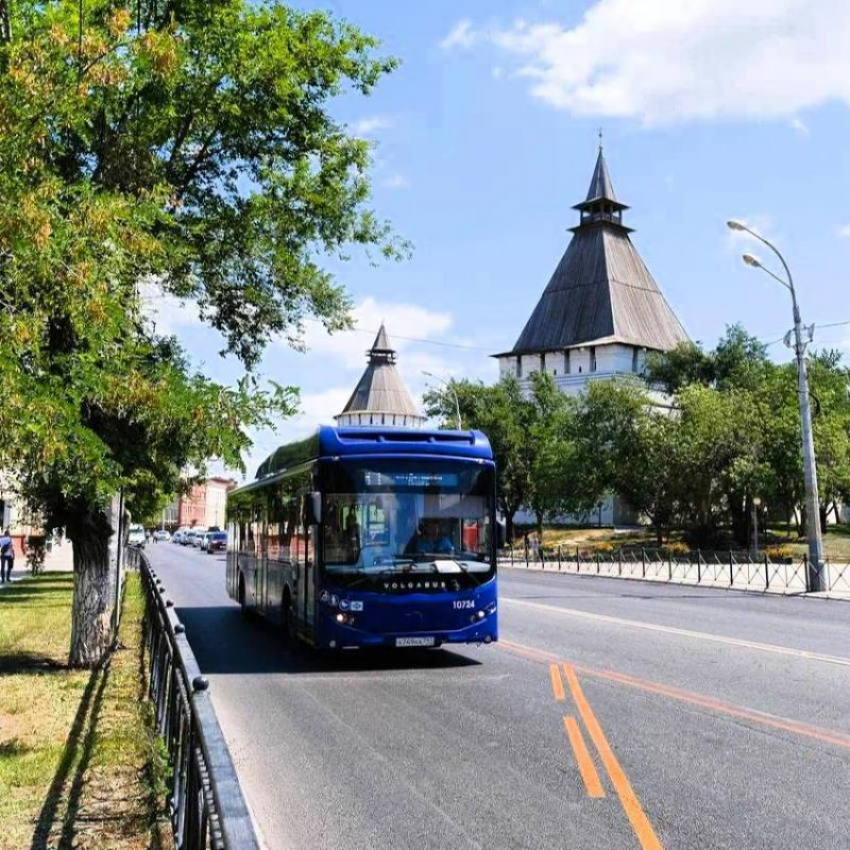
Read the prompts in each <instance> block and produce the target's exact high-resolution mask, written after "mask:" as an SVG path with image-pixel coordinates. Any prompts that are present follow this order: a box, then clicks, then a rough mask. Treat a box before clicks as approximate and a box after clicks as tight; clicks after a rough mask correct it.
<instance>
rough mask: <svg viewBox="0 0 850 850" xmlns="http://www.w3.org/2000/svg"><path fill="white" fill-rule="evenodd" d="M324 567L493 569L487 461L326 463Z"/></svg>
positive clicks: (470, 577) (366, 572) (358, 570)
mask: <svg viewBox="0 0 850 850" xmlns="http://www.w3.org/2000/svg"><path fill="white" fill-rule="evenodd" d="M326 470H327V474H326V486H325V499H324V505H323V511H322V518H323V522H324V541H323V542H324V558H323V563H324V569H325V572H326V573H327V574H330V575H338V576H369V577H374V576H380V577H390V576H393V575H395V574H398V573H418V574H429V573H433V574H435V575H436V574H439V575H442V576H443V577H446V576H449V577H451V578H464V579H465V580H464V581H463V582H462V583H463V584H467V583H470V582H471V583H473V584H475V583H480V581H482V580H484V579H485V578H487V573H489V572H490V571H491V569H492V567H491V560H492V558H491V555H492V534H491V514H492V510H493V489H494V488H493V469H492V467H491V466H488V465H484V464H477V463H464V462H458V461H433V460H428V461H417V460H404V459H386V460H374V461H347V462H337V463H334V464H329V465H328V467H326Z"/></svg>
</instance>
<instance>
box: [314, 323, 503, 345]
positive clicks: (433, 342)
mask: <svg viewBox="0 0 850 850" xmlns="http://www.w3.org/2000/svg"><path fill="white" fill-rule="evenodd" d="M304 321H307V322H312V323H313V324H316V325H321V324H323V323H322V322H321V321H320V320H319V319H310V318H305V319H304ZM378 330H379V329H378V328H375V329H374V330H372V329H370V328H344V329H343V330H340V331H334V333H353V332H356V333H362V334H377V333H378ZM390 336H392V337H393V339H403V340H404V341H405V342H421V343H423V344H425V345H439V346H441V347H443V348H462V349H464V350H465V351H484V352H486V353H487V354H491V353H492V349H490V348H482V347H481V346H479V345H464V344H463V343H460V342H442V341H441V340H438V339H424V338H423V337H419V336H402V335H401V334H397V333H392V334H390Z"/></svg>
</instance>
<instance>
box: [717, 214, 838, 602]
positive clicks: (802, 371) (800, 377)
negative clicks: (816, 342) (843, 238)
mask: <svg viewBox="0 0 850 850" xmlns="http://www.w3.org/2000/svg"><path fill="white" fill-rule="evenodd" d="M726 224H727V226H728V227H729V229H730V230H740V231H745V232H746V233H749V234H750V235H751V236H754V237H755V238H756V239H758V240H759V242H761V243H763V244H764V245H767V247H768V248H770V250H771V251H773V253H774V254H776V256H777V257H778V258H779V262H780V263H782V268H783V269H785V275H786V277H787V280H783V279H782V278H781V277H779V275H776V274H774V273H773V272H772V271H771V270H770V269H768V268H766V267H765V266H764V265H762V263H761V261H760V260H759V259H757V258H756V257H754V256H753V255H752V254H744V262H745V263H746V264H747V265H749V266H752V267H753V268H757V269H761V270H762V271H763V272H765V273H766V274H769V275H770V276H771V277H772V278H773V279H774V280H776V281H778V282H779V283H781V284H782V285H783V286H784V287H785V288H786V289H787V290H788V291H789V292H790V293H791V303H792V305H793V308H794V353H795V355H796V358H797V395H798V398H799V405H800V424H801V431H802V452H803V478H804V482H805V487H806V532H807V535H806V536H807V537H808V544H809V576H808V578H809V581H808V587H809V589H810V590H828V589H829V577H828V575H827V569H826V565H825V563H824V556H823V537H822V536H821V527H820V501H819V499H818V471H817V465H816V463H815V440H814V435H813V432H812V407H811V402H810V400H809V378H808V374H807V371H806V347H807V346H808V344H809V342H811V340H812V333H813V327H814V326H812V327H810V328H808V329H807V333H806V336H807V339H804V338H803V322H802V319H801V318H800V307H799V305H798V304H797V292H796V290H795V289H794V279H793V278H792V277H791V270H790V269H789V268H788V264H787V263H786V262H785V258H784V257H783V256H782V254H781V253H780V252H779V249H778V248H777V247H776V246H775V245H773V244H772V243H771V242H769V241H768V240H767V239H765V238H764V236H761V235H760V234H758V233H756V232H755V231H754V230H752V229H751V228H749V227H747V225H745V224H742V223H741V222H740V221H734V220H733V221H728V222H727V223H726Z"/></svg>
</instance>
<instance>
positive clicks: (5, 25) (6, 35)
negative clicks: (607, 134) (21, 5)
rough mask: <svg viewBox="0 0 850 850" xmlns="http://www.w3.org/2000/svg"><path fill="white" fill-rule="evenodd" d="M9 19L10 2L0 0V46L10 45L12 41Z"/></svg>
mask: <svg viewBox="0 0 850 850" xmlns="http://www.w3.org/2000/svg"><path fill="white" fill-rule="evenodd" d="M9 18H10V16H9V0H0V44H8V43H9V42H10V41H11V40H12V26H11V23H10V20H9Z"/></svg>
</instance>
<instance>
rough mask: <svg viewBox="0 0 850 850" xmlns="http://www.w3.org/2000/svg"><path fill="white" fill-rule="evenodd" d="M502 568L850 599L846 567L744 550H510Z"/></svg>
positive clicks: (503, 554)
mask: <svg viewBox="0 0 850 850" xmlns="http://www.w3.org/2000/svg"><path fill="white" fill-rule="evenodd" d="M499 563H500V564H502V565H505V566H514V567H517V566H519V567H527V568H535V569H542V570H544V571H545V570H554V571H558V572H570V573H576V574H591V575H600V576H608V577H615V578H631V579H644V580H647V581H663V582H671V583H676V584H699V585H707V586H712V587H726V588H732V589H737V590H753V591H762V592H768V593H780V594H799V593H809V592H812V589H813V588H815V587H821V586H824V587H826V589H827V592H829V593H832V594H835V595H843V594H847V595H848V596H850V564H837V563H833V562H831V561H826V562H825V563H823V564H821V565H819V566H817V567H816V566H815V565H814V564H812V563H810V562H809V559H808V557H807V556H805V555H804V556H802V557H800V558H796V559H795V558H779V559H771V558H770V556H769V555H768V554H767V553H762V554H761V555H759V556H758V557H757V558H754V557H753V556H752V554H751V553H749V552H746V551H734V550H725V551H718V550H700V549H697V550H694V551H691V552H676V551H675V550H670V549H663V548H653V547H635V546H624V547H621V548H617V549H612V550H611V551H600V550H582V549H581V547H566V546H556V547H550V548H544V547H538V546H533V545H532V546H519V547H508V548H507V549H505V550H503V551H502V552H500V553H499Z"/></svg>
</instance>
